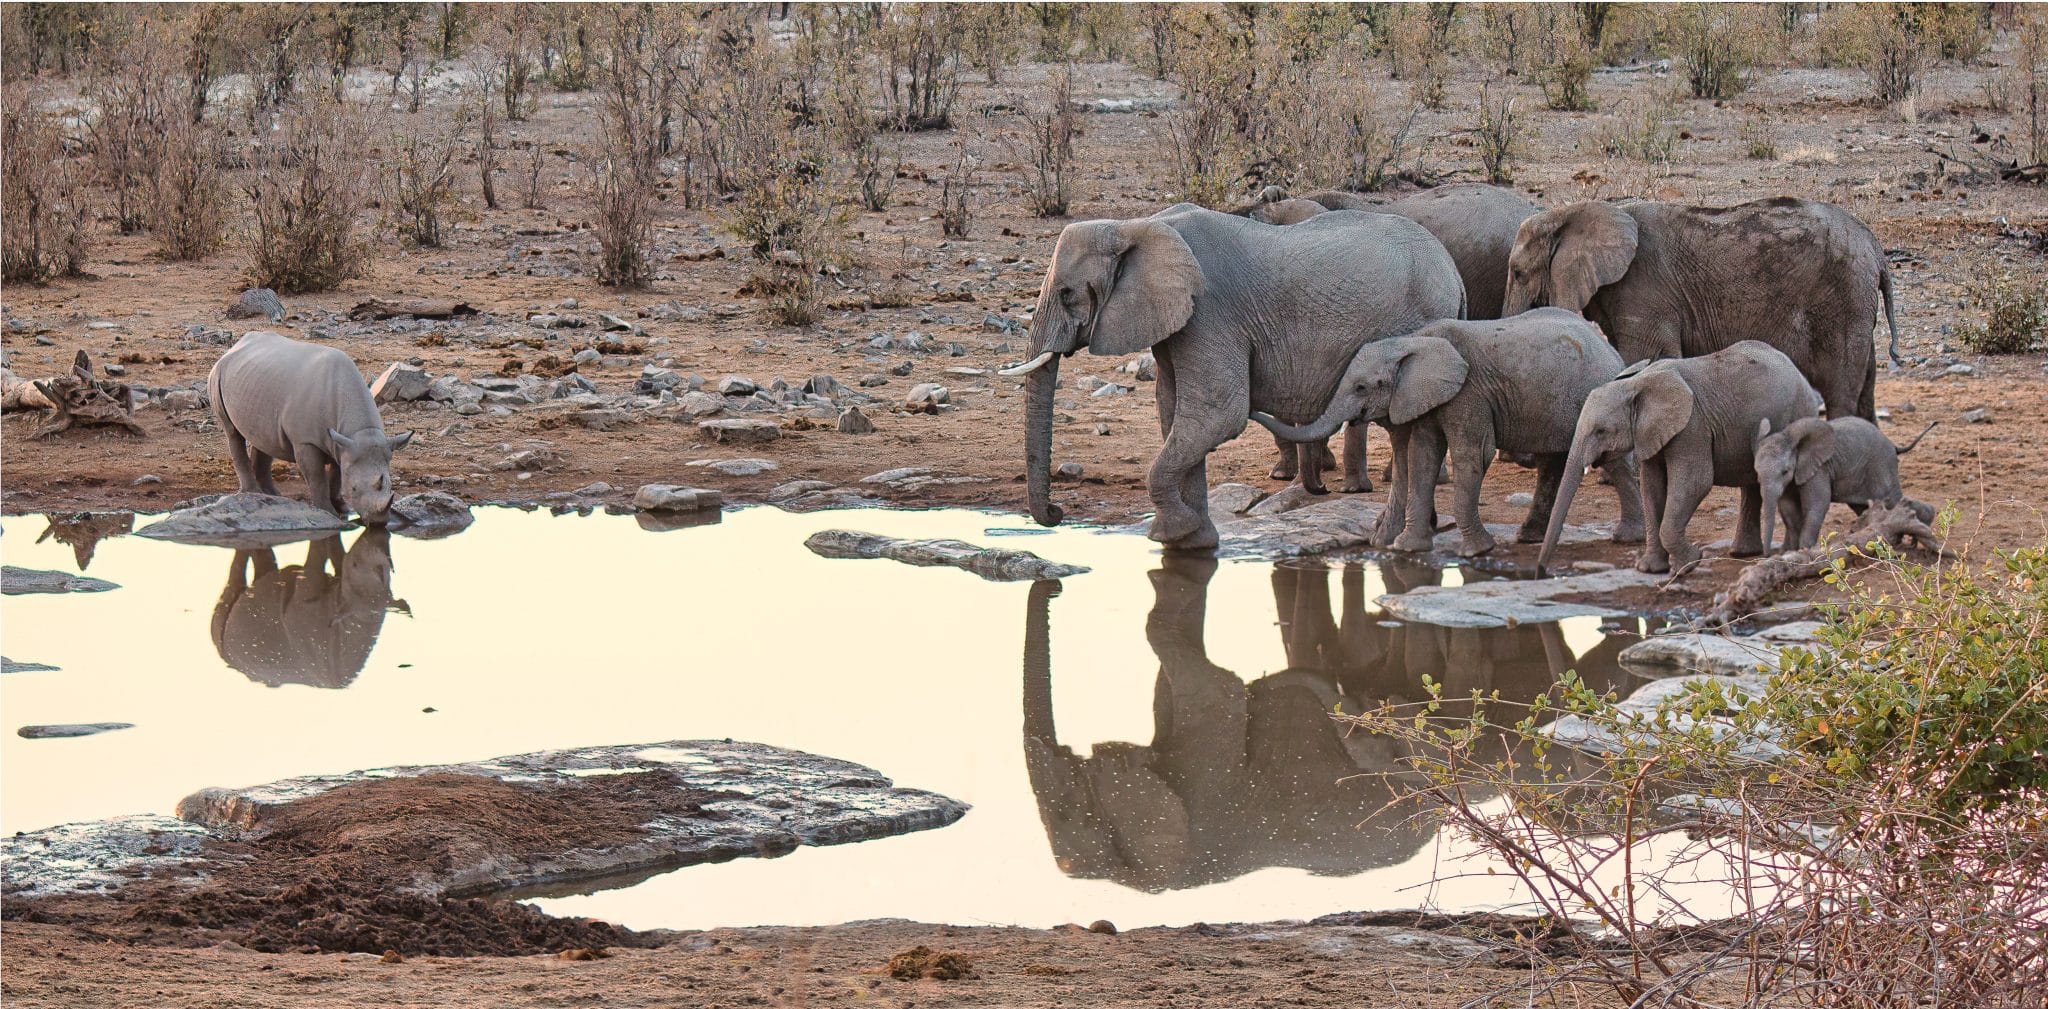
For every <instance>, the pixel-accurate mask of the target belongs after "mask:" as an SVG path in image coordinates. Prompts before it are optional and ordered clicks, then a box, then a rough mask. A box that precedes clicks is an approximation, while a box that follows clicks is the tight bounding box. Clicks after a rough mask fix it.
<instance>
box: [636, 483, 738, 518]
mask: <svg viewBox="0 0 2048 1009" xmlns="http://www.w3.org/2000/svg"><path fill="white" fill-rule="evenodd" d="M724 504H725V495H723V494H720V493H719V492H717V491H715V490H705V489H703V488H699V487H681V486H677V485H675V484H666V483H650V484H642V485H641V487H640V489H639V490H636V491H634V492H633V507H635V508H638V509H640V510H642V511H653V512H689V511H708V510H712V509H717V508H720V507H722V506H723V505H724Z"/></svg>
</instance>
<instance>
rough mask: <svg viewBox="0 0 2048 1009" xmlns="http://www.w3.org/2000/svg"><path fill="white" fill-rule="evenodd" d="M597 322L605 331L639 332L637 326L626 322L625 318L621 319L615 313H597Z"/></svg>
mask: <svg viewBox="0 0 2048 1009" xmlns="http://www.w3.org/2000/svg"><path fill="white" fill-rule="evenodd" d="M597 322H598V324H599V325H601V326H603V327H604V328H605V331H606V332H608V333H638V332H640V327H639V326H636V325H634V324H633V323H630V322H627V321H626V320H624V319H621V318H619V317H618V316H616V315H610V314H607V313H604V312H599V313H597Z"/></svg>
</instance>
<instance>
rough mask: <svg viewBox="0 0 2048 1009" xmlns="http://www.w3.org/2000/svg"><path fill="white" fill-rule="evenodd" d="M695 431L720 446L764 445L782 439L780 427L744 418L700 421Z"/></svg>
mask: <svg viewBox="0 0 2048 1009" xmlns="http://www.w3.org/2000/svg"><path fill="white" fill-rule="evenodd" d="M697 430H698V431H701V432H703V433H704V434H705V435H706V436H707V437H709V438H710V439H711V440H712V441H714V442H717V443H719V444H721V445H765V444H767V443H768V442H771V441H774V440H775V439H777V438H780V437H782V425H780V424H777V423H776V422H774V421H772V420H749V419H747V418H744V417H725V418H720V419H718V420H707V421H700V422H698V424H697Z"/></svg>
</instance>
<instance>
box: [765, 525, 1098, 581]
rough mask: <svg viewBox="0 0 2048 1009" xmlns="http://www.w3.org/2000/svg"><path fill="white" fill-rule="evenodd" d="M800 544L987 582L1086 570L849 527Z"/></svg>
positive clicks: (1017, 553)
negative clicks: (949, 571) (951, 571)
mask: <svg viewBox="0 0 2048 1009" xmlns="http://www.w3.org/2000/svg"><path fill="white" fill-rule="evenodd" d="M804 546H806V547H809V548H810V551H811V552H812V553H814V554H817V555H818V556H820V557H844V558H886V559H888V560H893V561H901V562H903V563H905V564H911V565H916V566H918V567H954V568H960V569H961V570H963V571H972V572H974V573H975V574H977V575H980V576H981V577H983V578H986V579H988V580H989V581H992V582H1014V581H1038V580H1042V579H1047V578H1066V577H1070V576H1072V575H1078V574H1084V573H1086V572H1087V571H1088V569H1087V568H1084V567H1079V566H1076V565H1072V564H1059V563H1056V562H1053V561H1048V560H1046V559H1044V558H1042V557H1040V556H1038V555H1037V554H1034V553H1030V552H1028V551H1024V550H1007V549H1003V548H1000V547H978V546H975V545H974V544H972V543H965V542H962V541H960V540H904V539H897V538H896V537H894V536H881V535H877V534H875V533H864V532H858V531H856V530H852V529H827V530H824V531H823V532H818V533H813V534H812V535H811V537H810V538H809V539H806V540H804Z"/></svg>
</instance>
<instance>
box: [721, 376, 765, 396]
mask: <svg viewBox="0 0 2048 1009" xmlns="http://www.w3.org/2000/svg"><path fill="white" fill-rule="evenodd" d="M760 388H761V387H760V386H758V385H755V384H754V380H753V379H751V378H747V377H745V376H742V375H727V376H725V377H724V378H721V379H719V380H718V394H719V395H721V396H752V395H753V394H754V393H755V392H756V391H758V390H759V389H760Z"/></svg>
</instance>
